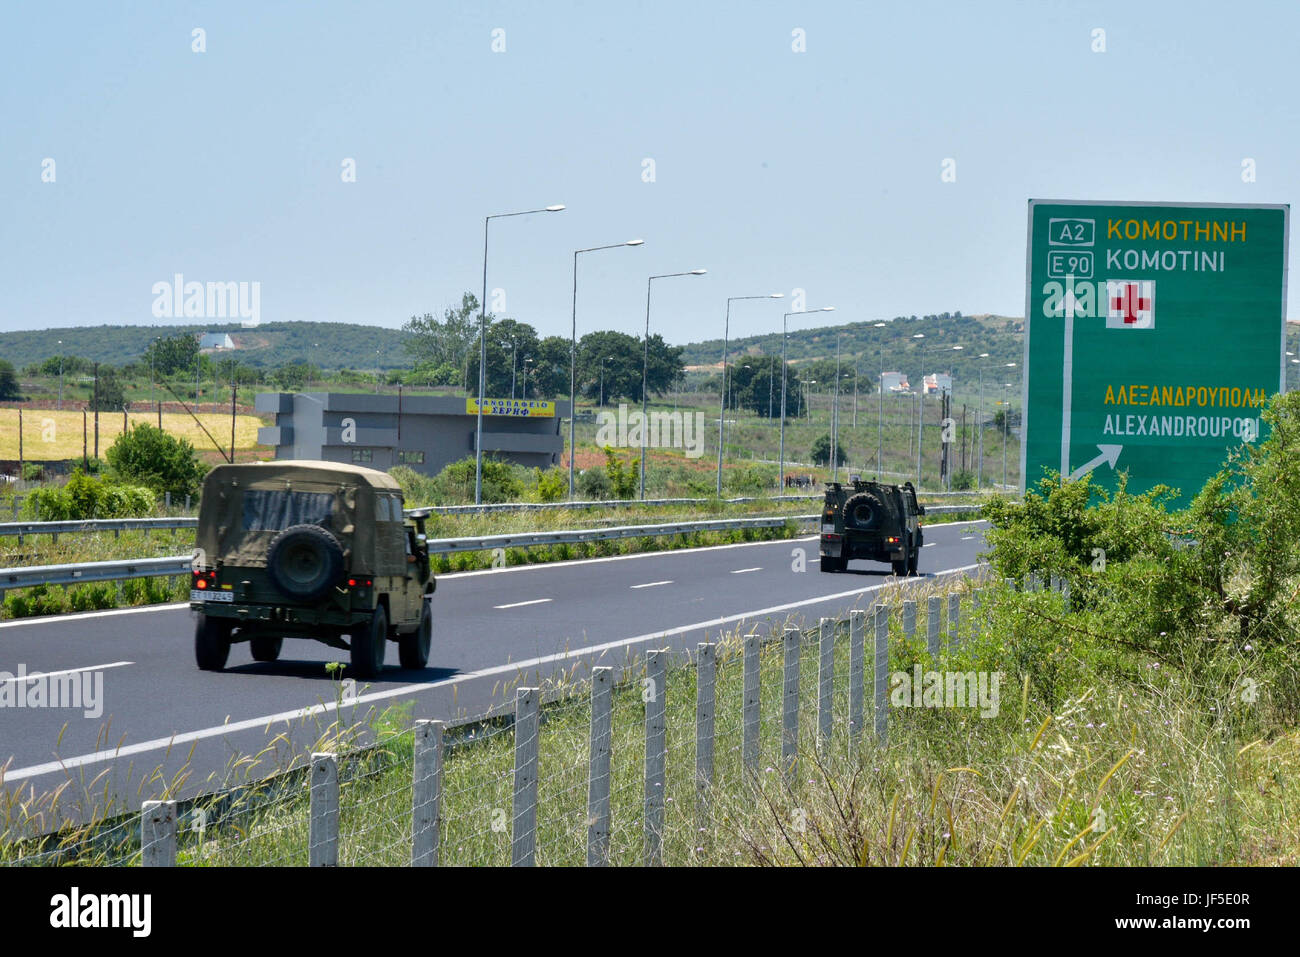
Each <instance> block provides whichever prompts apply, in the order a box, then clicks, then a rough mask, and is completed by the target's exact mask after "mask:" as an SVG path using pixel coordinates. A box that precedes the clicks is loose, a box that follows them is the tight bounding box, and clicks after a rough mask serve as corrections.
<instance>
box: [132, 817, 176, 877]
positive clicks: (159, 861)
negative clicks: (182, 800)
mask: <svg viewBox="0 0 1300 957" xmlns="http://www.w3.org/2000/svg"><path fill="white" fill-rule="evenodd" d="M140 866H141V867H175V866H176V802H175V801H145V802H144V804H143V806H142V807H141V809H140Z"/></svg>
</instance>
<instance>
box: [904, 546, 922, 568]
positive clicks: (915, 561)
mask: <svg viewBox="0 0 1300 957" xmlns="http://www.w3.org/2000/svg"><path fill="white" fill-rule="evenodd" d="M920 564H921V546H920V545H918V546H917V547H916V548H914V549H912V553H911V554H910V555H909V556H908V557H907V573H908V574H909V575H915V574H916V568H917V566H918V565H920Z"/></svg>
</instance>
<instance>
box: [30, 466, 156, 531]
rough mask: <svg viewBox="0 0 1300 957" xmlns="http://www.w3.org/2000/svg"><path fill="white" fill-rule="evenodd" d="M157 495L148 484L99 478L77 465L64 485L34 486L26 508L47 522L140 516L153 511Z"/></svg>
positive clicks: (33, 515) (31, 514) (31, 513)
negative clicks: (132, 483)
mask: <svg viewBox="0 0 1300 957" xmlns="http://www.w3.org/2000/svg"><path fill="white" fill-rule="evenodd" d="M153 508H154V495H153V492H151V491H150V490H149V489H147V488H142V487H140V486H136V485H119V484H115V483H112V482H110V481H108V480H107V479H95V478H91V477H90V476H88V475H85V474H84V473H83V472H82V471H81V469H79V468H78V469H74V470H73V472H72V476H71V477H70V478H69V479H68V481H67V483H66V484H65V485H63V486H45V487H43V488H38V489H34V490H33V491H32V492H31V493H30V495H29V496H28V499H27V504H26V506H25V510H26V512H27V514H28V515H30V516H31V517H33V518H38V517H39V518H40V519H41V520H42V521H46V522H60V521H77V520H80V519H89V518H140V517H142V516H146V515H149V514H150V513H152V512H153Z"/></svg>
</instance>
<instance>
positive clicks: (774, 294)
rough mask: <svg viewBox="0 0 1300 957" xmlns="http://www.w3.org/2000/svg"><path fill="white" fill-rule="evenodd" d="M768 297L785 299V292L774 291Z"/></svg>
mask: <svg viewBox="0 0 1300 957" xmlns="http://www.w3.org/2000/svg"><path fill="white" fill-rule="evenodd" d="M767 298H768V299H784V298H785V293H783V292H774V293H772V295H770V296H768V297H767Z"/></svg>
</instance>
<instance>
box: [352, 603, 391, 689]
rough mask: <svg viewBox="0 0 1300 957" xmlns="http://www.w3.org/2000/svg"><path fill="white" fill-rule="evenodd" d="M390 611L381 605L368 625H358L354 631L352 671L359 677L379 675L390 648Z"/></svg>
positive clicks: (367, 677)
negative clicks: (388, 646) (385, 655)
mask: <svg viewBox="0 0 1300 957" xmlns="http://www.w3.org/2000/svg"><path fill="white" fill-rule="evenodd" d="M387 645H388V613H387V612H385V611H384V606H383V605H380V606H379V607H378V608H376V609H375V611H374V613H373V614H372V615H371V616H370V623H369V624H368V625H357V626H355V630H354V631H353V633H352V672H353V674H354V675H355V676H356V677H358V678H363V679H366V680H369V679H371V678H377V677H379V672H381V671H383V670H384V653H385V652H386V651H387V650H388V648H387Z"/></svg>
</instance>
